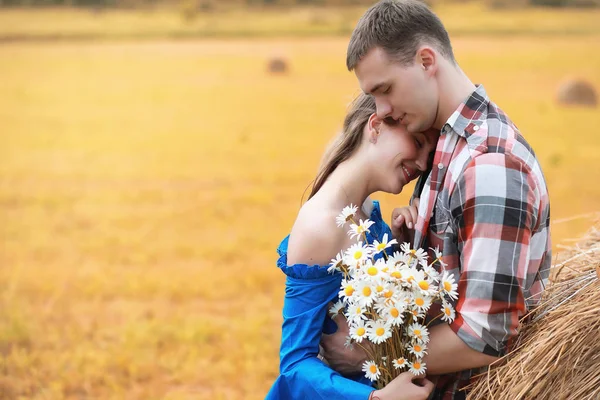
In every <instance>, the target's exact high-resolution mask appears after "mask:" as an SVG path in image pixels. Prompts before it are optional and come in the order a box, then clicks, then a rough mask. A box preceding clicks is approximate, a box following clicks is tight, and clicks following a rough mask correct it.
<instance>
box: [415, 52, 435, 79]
mask: <svg viewBox="0 0 600 400" xmlns="http://www.w3.org/2000/svg"><path fill="white" fill-rule="evenodd" d="M437 56H438V54H437V52H436V51H435V50H434V49H433V48H432V47H430V46H421V47H420V48H419V50H417V57H416V60H415V62H416V63H417V64H419V65H420V67H421V68H423V70H424V71H425V72H428V73H429V74H433V73H435V71H436V70H437Z"/></svg>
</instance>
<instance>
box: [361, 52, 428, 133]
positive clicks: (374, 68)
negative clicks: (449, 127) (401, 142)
mask: <svg viewBox="0 0 600 400" xmlns="http://www.w3.org/2000/svg"><path fill="white" fill-rule="evenodd" d="M415 60H416V58H415ZM355 73H356V77H357V78H358V82H359V84H360V87H361V89H362V90H363V92H365V93H367V94H370V95H372V96H373V97H374V98H375V103H376V105H377V116H378V117H379V118H381V119H384V120H385V119H388V120H390V119H394V120H397V121H400V123H401V124H402V125H404V126H405V127H406V129H407V130H408V131H409V132H411V133H416V132H424V131H426V130H428V129H429V128H431V127H432V126H433V124H434V123H435V119H436V117H437V111H438V91H437V84H436V81H435V78H434V75H433V74H432V72H431V70H430V69H429V70H428V69H425V67H424V66H423V64H421V63H418V62H414V63H413V64H412V65H409V66H404V65H401V64H400V63H398V62H394V61H392V60H390V59H389V57H388V55H387V54H386V52H385V51H384V50H382V49H381V48H379V47H375V48H373V49H371V50H370V51H369V52H368V53H367V55H366V56H365V57H363V59H362V60H360V62H359V63H358V65H357V66H356V69H355Z"/></svg>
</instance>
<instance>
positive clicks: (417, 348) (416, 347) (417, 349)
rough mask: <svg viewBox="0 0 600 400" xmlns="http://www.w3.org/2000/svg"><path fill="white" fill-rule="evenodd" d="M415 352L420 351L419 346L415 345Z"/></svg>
mask: <svg viewBox="0 0 600 400" xmlns="http://www.w3.org/2000/svg"><path fill="white" fill-rule="evenodd" d="M415 351H416V352H417V353H418V352H420V351H421V346H419V345H418V344H416V345H415Z"/></svg>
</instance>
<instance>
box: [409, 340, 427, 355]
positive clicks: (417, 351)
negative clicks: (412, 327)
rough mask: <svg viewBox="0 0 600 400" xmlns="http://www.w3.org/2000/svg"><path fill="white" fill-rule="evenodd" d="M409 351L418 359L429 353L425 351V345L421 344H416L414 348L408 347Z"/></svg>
mask: <svg viewBox="0 0 600 400" xmlns="http://www.w3.org/2000/svg"><path fill="white" fill-rule="evenodd" d="M408 351H410V352H411V353H413V354H414V355H415V356H417V357H418V358H423V356H424V355H425V354H427V352H426V351H425V345H424V344H420V343H415V344H413V345H412V346H408Z"/></svg>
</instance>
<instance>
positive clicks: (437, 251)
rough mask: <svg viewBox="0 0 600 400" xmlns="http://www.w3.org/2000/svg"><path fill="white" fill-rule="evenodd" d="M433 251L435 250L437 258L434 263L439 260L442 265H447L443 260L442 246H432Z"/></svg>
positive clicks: (443, 266)
mask: <svg viewBox="0 0 600 400" xmlns="http://www.w3.org/2000/svg"><path fill="white" fill-rule="evenodd" d="M430 249H431V251H433V254H435V260H434V261H433V263H435V262H438V263H440V266H441V267H442V269H443V268H445V267H446V265H447V264H446V263H445V262H443V261H442V256H443V254H442V252H441V251H440V248H439V247H437V246H436V248H435V249H434V248H433V247H430Z"/></svg>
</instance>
